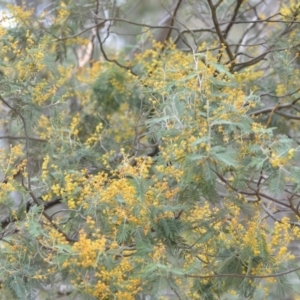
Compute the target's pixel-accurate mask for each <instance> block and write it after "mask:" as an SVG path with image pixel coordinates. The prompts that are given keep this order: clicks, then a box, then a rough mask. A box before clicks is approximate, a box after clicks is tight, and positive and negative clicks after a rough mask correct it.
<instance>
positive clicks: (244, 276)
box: [185, 267, 300, 278]
mask: <svg viewBox="0 0 300 300" xmlns="http://www.w3.org/2000/svg"><path fill="white" fill-rule="evenodd" d="M299 270H300V267H297V268H295V269H291V270H288V271H284V272H281V273H274V274H270V275H242V274H218V273H215V275H203V276H202V275H189V274H185V276H186V277H191V278H218V277H238V278H274V277H279V276H284V275H287V274H290V273H293V272H296V271H299Z"/></svg>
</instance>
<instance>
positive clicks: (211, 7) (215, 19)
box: [207, 0, 234, 68]
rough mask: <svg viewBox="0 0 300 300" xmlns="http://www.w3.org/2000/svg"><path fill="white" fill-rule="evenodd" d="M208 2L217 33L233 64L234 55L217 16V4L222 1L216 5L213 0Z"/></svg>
mask: <svg viewBox="0 0 300 300" xmlns="http://www.w3.org/2000/svg"><path fill="white" fill-rule="evenodd" d="M207 2H208V5H209V7H210V10H211V15H212V19H213V23H214V26H215V29H216V31H217V35H218V37H219V40H220V43H221V44H224V45H225V47H226V48H225V50H226V53H227V55H228V57H229V59H230V62H231V63H232V64H233V63H234V56H233V54H232V52H231V50H230V47H229V45H228V43H227V41H226V39H225V38H224V36H223V34H222V31H221V28H220V26H219V23H218V18H217V11H216V8H217V6H218V5H219V4H220V1H219V3H217V4H216V6H214V5H213V4H212V1H211V0H207ZM233 66H234V65H232V66H231V68H233Z"/></svg>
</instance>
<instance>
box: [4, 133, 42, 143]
mask: <svg viewBox="0 0 300 300" xmlns="http://www.w3.org/2000/svg"><path fill="white" fill-rule="evenodd" d="M26 138H28V139H29V140H31V141H37V142H42V143H46V142H48V141H47V140H45V139H40V138H37V137H26V136H11V135H3V136H0V140H3V139H9V140H26Z"/></svg>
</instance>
